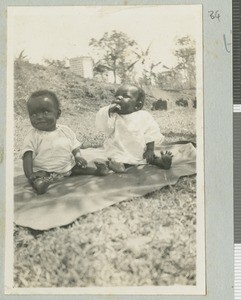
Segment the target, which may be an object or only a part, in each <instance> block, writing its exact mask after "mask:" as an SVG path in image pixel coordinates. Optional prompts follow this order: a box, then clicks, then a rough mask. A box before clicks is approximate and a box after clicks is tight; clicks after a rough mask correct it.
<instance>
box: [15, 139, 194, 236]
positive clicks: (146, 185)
mask: <svg viewBox="0 0 241 300" xmlns="http://www.w3.org/2000/svg"><path fill="white" fill-rule="evenodd" d="M157 150H158V149H157ZM162 150H165V151H166V150H169V151H172V153H173V154H174V157H173V164H172V168H171V169H170V170H161V169H159V168H157V167H156V166H151V165H140V166H136V167H130V168H129V169H127V172H126V173H123V174H116V173H110V174H109V175H107V176H104V177H97V176H91V175H88V176H76V177H68V178H64V179H62V180H60V181H58V182H55V183H53V184H52V185H50V186H49V189H48V191H47V193H46V194H44V195H37V194H36V193H35V192H34V190H33V189H32V187H31V186H30V185H29V183H28V181H27V179H26V177H25V176H24V175H23V170H22V161H17V162H16V163H15V178H14V220H15V223H16V224H17V225H21V226H26V227H30V228H33V229H36V230H47V229H50V228H54V227H57V226H62V225H67V224H69V223H71V222H73V221H74V220H76V219H77V218H78V217H80V216H81V215H84V214H87V213H91V212H94V211H97V210H100V209H103V208H105V207H108V206H110V205H112V204H114V203H118V202H120V201H123V200H127V199H131V198H133V197H138V196H143V195H145V194H147V193H149V192H152V191H155V190H158V189H161V188H162V187H164V186H166V185H173V184H175V183H176V182H177V180H178V178H179V177H181V176H185V175H186V176H187V175H192V174H195V173H196V166H195V162H196V149H195V148H194V147H193V146H192V144H191V143H189V144H185V145H171V146H165V148H163V147H162ZM82 154H83V157H85V158H86V159H87V160H88V161H90V162H91V161H93V159H96V158H98V159H99V158H103V159H105V156H104V152H103V150H102V149H85V150H82ZM156 154H157V155H158V154H159V153H158V151H157V153H156Z"/></svg>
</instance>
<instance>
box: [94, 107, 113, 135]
mask: <svg viewBox="0 0 241 300" xmlns="http://www.w3.org/2000/svg"><path fill="white" fill-rule="evenodd" d="M110 106H111V105H110ZM110 106H105V107H102V108H101V109H100V110H99V111H98V112H97V114H96V122H95V126H96V129H97V130H98V131H102V132H103V133H104V134H105V135H107V136H109V135H110V134H111V133H112V132H113V131H114V129H115V117H114V115H112V112H114V111H112V109H114V107H112V108H110Z"/></svg>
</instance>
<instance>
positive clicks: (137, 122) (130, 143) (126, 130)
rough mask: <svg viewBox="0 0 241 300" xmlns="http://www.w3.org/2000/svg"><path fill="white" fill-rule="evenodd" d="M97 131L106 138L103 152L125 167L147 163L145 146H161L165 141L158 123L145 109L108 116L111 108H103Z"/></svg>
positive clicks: (99, 114)
mask: <svg viewBox="0 0 241 300" xmlns="http://www.w3.org/2000/svg"><path fill="white" fill-rule="evenodd" d="M96 128H97V130H99V131H102V132H104V134H105V135H106V139H105V142H104V149H105V152H106V155H107V157H110V158H112V159H113V160H115V161H117V162H122V163H126V164H133V165H135V164H145V163H146V160H145V159H143V153H144V152H145V150H146V144H147V143H150V142H155V144H161V143H162V142H163V140H164V136H163V135H162V134H161V133H160V129H159V126H158V124H157V122H156V121H155V120H154V119H153V117H152V115H151V114H150V113H148V112H147V111H144V110H139V111H136V112H133V113H131V114H127V115H119V114H117V113H113V114H111V115H110V116H109V106H106V107H103V108H101V109H100V110H99V111H98V113H97V115H96Z"/></svg>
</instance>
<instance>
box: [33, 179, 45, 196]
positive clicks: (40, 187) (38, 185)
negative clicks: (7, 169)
mask: <svg viewBox="0 0 241 300" xmlns="http://www.w3.org/2000/svg"><path fill="white" fill-rule="evenodd" d="M33 187H34V189H35V190H36V192H37V194H39V195H41V194H45V193H46V192H47V189H48V187H49V183H48V182H46V181H44V180H43V179H42V178H37V179H35V180H34V182H33Z"/></svg>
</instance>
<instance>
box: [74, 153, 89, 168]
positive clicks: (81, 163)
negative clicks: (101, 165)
mask: <svg viewBox="0 0 241 300" xmlns="http://www.w3.org/2000/svg"><path fill="white" fill-rule="evenodd" d="M75 163H76V165H77V166H79V167H81V168H86V167H87V161H86V160H85V159H84V158H83V157H81V156H75Z"/></svg>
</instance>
